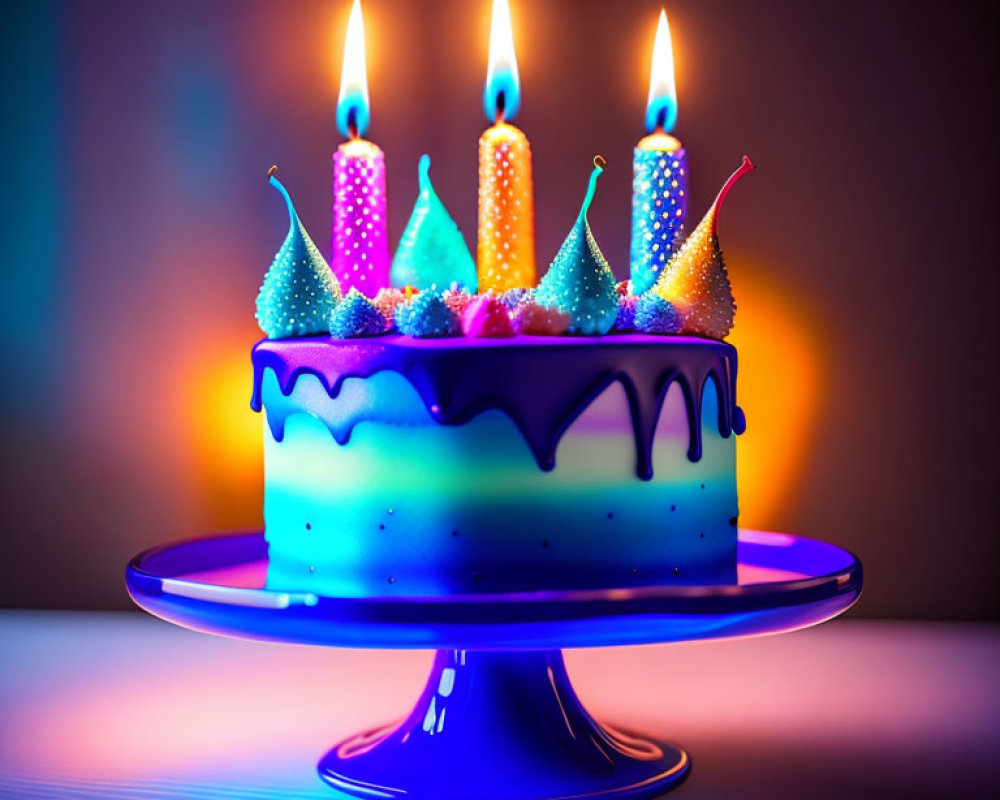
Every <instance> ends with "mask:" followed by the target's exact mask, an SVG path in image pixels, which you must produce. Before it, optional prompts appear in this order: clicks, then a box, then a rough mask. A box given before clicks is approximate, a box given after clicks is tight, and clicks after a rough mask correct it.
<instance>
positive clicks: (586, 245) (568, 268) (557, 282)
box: [535, 156, 618, 336]
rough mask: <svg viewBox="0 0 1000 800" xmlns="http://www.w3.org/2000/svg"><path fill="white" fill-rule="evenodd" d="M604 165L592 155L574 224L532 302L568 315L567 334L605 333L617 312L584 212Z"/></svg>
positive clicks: (605, 266)
mask: <svg viewBox="0 0 1000 800" xmlns="http://www.w3.org/2000/svg"><path fill="white" fill-rule="evenodd" d="M605 164H606V162H605V160H604V159H603V158H602V157H601V156H596V157H595V158H594V170H593V172H591V174H590V183H589V184H588V186H587V195H586V197H585V198H584V200H583V206H582V207H581V208H580V214H579V216H577V218H576V224H574V225H573V229H572V230H571V231H570V232H569V236H567V237H566V241H564V242H563V244H562V247H560V248H559V252H558V253H557V254H556V257H555V258H554V259H553V261H552V264H551V265H550V266H549V271H548V272H546V273H545V277H544V278H542V280H541V283H539V284H538V290H537V291H536V292H535V302H537V303H538V304H539V305H543V306H552V307H554V308H557V309H558V310H559V311H562V312H563V313H566V314H569V315H570V318H571V323H570V327H569V331H570V333H581V334H585V335H587V336H599V335H602V334H605V333H607V332H608V331H609V330H611V326H612V325H613V324H614V322H615V317H616V316H617V314H618V294H617V292H616V290H615V276H614V274H613V273H612V272H611V267H609V266H608V262H607V259H605V258H604V254H603V253H602V252H601V248H600V247H598V246H597V242H596V241H595V240H594V234H593V233H591V231H590V223H589V222H587V211H588V209H589V208H590V203H591V201H593V199H594V192H595V191H596V189H597V179H598V178H599V177H600V175H601V173H602V172H603V171H604V167H605Z"/></svg>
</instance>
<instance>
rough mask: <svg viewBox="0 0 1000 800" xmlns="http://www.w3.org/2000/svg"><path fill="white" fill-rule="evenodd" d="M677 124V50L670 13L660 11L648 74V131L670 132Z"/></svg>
mask: <svg viewBox="0 0 1000 800" xmlns="http://www.w3.org/2000/svg"><path fill="white" fill-rule="evenodd" d="M676 122H677V85H676V83H675V81H674V48H673V45H672V44H671V43H670V24H669V23H668V22H667V12H666V11H664V10H663V9H660V21H659V24H658V25H657V26H656V43H655V44H654V45H653V63H652V67H651V68H650V71H649V99H648V100H647V101H646V132H647V133H652V132H653V131H655V130H656V129H657V128H662V129H663V130H664V131H666V132H667V133H669V132H670V131H672V130H673V129H674V124H675V123H676Z"/></svg>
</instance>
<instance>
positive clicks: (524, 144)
mask: <svg viewBox="0 0 1000 800" xmlns="http://www.w3.org/2000/svg"><path fill="white" fill-rule="evenodd" d="M534 217H535V212H534V186H533V181H532V172H531V146H530V145H529V144H528V139H527V137H526V136H525V135H524V133H522V132H521V131H520V130H519V129H518V128H515V127H514V126H513V125H509V124H507V123H506V122H503V121H502V120H501V121H499V122H497V124H496V125H493V126H492V127H491V128H488V129H487V130H486V131H484V133H483V135H482V136H481V137H480V139H479V243H478V253H477V255H478V273H479V289H480V291H486V290H488V289H494V290H495V291H498V292H503V291H506V290H507V289H526V288H530V287H532V286H534V285H535V280H536V277H535V218H534Z"/></svg>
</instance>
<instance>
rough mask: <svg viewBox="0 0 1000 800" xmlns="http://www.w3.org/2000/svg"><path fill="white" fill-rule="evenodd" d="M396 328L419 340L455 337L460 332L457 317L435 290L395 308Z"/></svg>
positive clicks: (415, 296) (421, 294) (414, 297)
mask: <svg viewBox="0 0 1000 800" xmlns="http://www.w3.org/2000/svg"><path fill="white" fill-rule="evenodd" d="M395 320H396V328H398V329H399V332H400V333H405V334H408V335H409V336H416V337H417V338H420V339H436V338H440V337H443V336H457V335H458V334H459V333H461V332H462V327H461V325H460V324H459V321H458V317H457V316H455V314H454V313H453V312H452V310H451V309H450V308H448V306H447V305H446V304H445V302H444V298H443V297H442V296H441V293H440V292H438V291H437V290H435V289H429V290H427V291H426V292H420V293H419V294H416V295H414V296H413V299H412V300H407V301H406V302H405V303H403V304H402V305H400V306H397V308H396V317H395Z"/></svg>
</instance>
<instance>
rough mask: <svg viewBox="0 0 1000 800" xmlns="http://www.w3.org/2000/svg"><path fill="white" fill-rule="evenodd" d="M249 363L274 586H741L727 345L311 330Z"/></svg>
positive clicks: (736, 422)
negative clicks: (321, 333) (431, 337)
mask: <svg viewBox="0 0 1000 800" xmlns="http://www.w3.org/2000/svg"><path fill="white" fill-rule="evenodd" d="M253 361H254V366H255V386H254V399H253V404H254V407H255V408H256V409H258V410H259V409H261V408H263V409H265V410H266V413H267V423H266V425H265V524H266V532H267V538H268V542H269V544H270V550H271V559H270V564H271V567H270V571H269V576H268V583H269V585H270V586H272V587H273V588H282V589H290V588H296V589H302V590H304V589H309V590H312V591H316V592H318V593H321V594H336V595H350V596H367V595H383V594H398V595H429V596H433V595H441V594H454V593H466V592H499V591H532V590H544V589H559V588H586V587H609V586H623V587H624V586H636V585H649V584H657V583H705V582H712V583H720V582H721V583H725V582H728V581H731V580H733V579H734V578H735V546H736V516H737V504H736V484H735V474H734V470H735V446H734V438H733V437H732V435H731V434H732V433H733V431H734V430H735V431H737V432H738V431H739V430H741V429H742V415H741V413H740V412H739V409H738V408H737V407H736V405H735V397H734V393H733V388H734V382H735V371H736V360H735V351H734V350H733V348H732V347H731V346H729V345H726V344H722V343H718V342H711V341H706V340H697V339H682V338H680V337H670V338H665V337H654V336H642V335H628V336H613V337H603V338H601V339H578V338H566V339H559V340H553V339H551V338H548V337H545V338H542V337H530V336H518V337H515V338H513V339H504V340H454V339H453V340H449V341H446V342H444V341H427V340H423V341H419V340H415V339H411V338H410V337H404V336H386V337H381V338H378V339H368V340H356V341H337V340H332V339H329V338H326V337H322V338H320V337H316V338H312V339H298V340H284V341H265V342H261V343H260V344H259V345H258V346H257V347H256V348H255V349H254V354H253ZM331 434H332V435H331ZM654 441H655V446H654ZM637 473H638V476H639V477H641V478H643V479H642V480H639V479H637Z"/></svg>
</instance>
